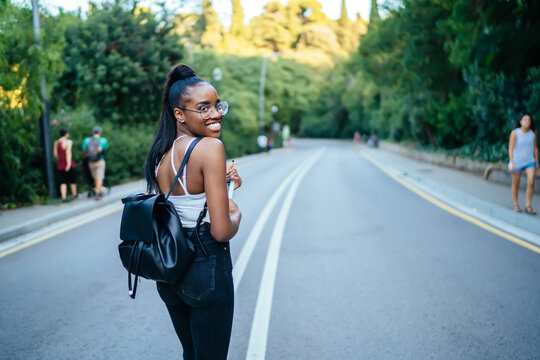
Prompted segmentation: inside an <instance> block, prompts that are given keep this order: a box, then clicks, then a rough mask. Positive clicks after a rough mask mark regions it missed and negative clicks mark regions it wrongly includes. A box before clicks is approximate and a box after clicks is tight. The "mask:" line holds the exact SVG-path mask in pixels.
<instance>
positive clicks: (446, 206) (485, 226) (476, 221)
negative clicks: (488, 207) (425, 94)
mask: <svg viewBox="0 0 540 360" xmlns="http://www.w3.org/2000/svg"><path fill="white" fill-rule="evenodd" d="M360 156H362V157H363V158H364V159H366V160H367V161H369V162H370V163H371V164H373V165H374V166H375V167H377V168H378V169H379V170H381V171H382V172H383V173H385V174H386V175H388V176H389V177H390V178H391V179H393V180H394V181H396V182H398V183H399V184H401V185H403V186H404V187H406V188H407V189H409V190H410V191H412V192H414V193H415V194H416V195H418V196H420V197H421V198H423V199H425V200H427V201H429V202H430V203H432V204H433V205H435V206H437V207H439V208H441V209H443V210H445V211H447V212H449V213H451V214H452V215H454V216H457V217H459V218H461V219H463V220H466V221H468V222H470V223H472V224H474V225H476V226H478V227H480V228H482V229H484V230H487V231H489V232H491V233H493V234H495V235H498V236H500V237H502V238H504V239H506V240H508V241H511V242H513V243H515V244H517V245H520V246H522V247H524V248H526V249H528V250H531V251H533V252H536V253H538V254H540V247H539V246H536V245H534V244H532V243H530V242H528V241H526V240H523V239H520V238H519V237H517V236H515V235H513V234H511V233H510V232H507V231H504V230H502V229H500V228H497V227H495V226H494V225H491V224H489V223H487V222H485V221H484V220H481V219H479V218H477V217H475V216H473V215H470V214H467V213H466V212H465V211H463V210H460V209H458V208H456V207H454V206H452V205H450V204H448V203H446V202H444V201H443V200H439V199H437V198H436V197H435V196H433V195H431V194H429V193H428V192H427V191H425V190H422V189H420V188H419V187H417V186H415V185H413V184H412V183H411V182H409V181H407V180H404V179H402V178H400V177H399V176H397V175H396V174H393V173H392V172H390V171H388V170H387V169H385V168H384V167H383V166H382V165H381V164H380V163H379V162H378V161H377V160H375V159H373V157H371V156H370V155H367V154H365V153H360Z"/></svg>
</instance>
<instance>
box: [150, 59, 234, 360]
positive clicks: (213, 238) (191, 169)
mask: <svg viewBox="0 0 540 360" xmlns="http://www.w3.org/2000/svg"><path fill="white" fill-rule="evenodd" d="M228 109H229V105H228V104H227V103H226V102H225V101H222V100H221V99H220V98H219V96H218V94H217V92H216V90H215V88H214V87H213V86H212V85H211V84H210V83H208V82H207V81H205V80H203V79H201V78H199V77H198V76H197V75H196V74H195V71H194V70H193V69H191V68H190V67H189V66H187V65H183V64H180V65H177V66H175V67H174V68H173V69H172V70H171V71H170V72H169V75H168V77H167V82H166V85H165V91H164V96H163V108H162V113H161V121H160V123H159V126H158V129H157V131H156V134H155V138H154V141H153V143H152V146H151V148H150V150H149V152H148V156H147V159H146V165H145V177H146V181H147V186H148V192H149V193H152V192H156V193H166V192H167V191H169V189H170V188H171V186H172V184H173V181H174V179H175V178H176V174H177V173H178V168H179V167H180V164H181V163H182V161H183V159H184V156H189V155H186V152H187V149H188V148H189V147H190V145H191V144H192V143H193V141H195V140H196V139H197V138H201V137H202V139H201V140H200V141H199V142H198V143H197V145H196V146H195V147H194V148H193V151H192V152H191V154H190V156H189V160H188V161H187V163H186V165H185V167H184V169H183V171H182V172H181V173H180V177H179V179H178V183H177V184H176V185H175V187H174V188H173V189H172V193H171V196H169V198H168V199H169V201H170V202H172V203H173V204H174V207H175V209H176V212H177V213H178V216H179V218H180V220H181V222H182V225H183V227H184V231H185V233H186V234H187V235H188V236H189V237H191V236H192V235H193V234H194V231H196V229H197V226H196V225H197V223H198V220H199V217H202V219H201V220H202V225H201V226H199V228H198V229H199V232H198V234H199V236H198V240H199V241H195V240H193V245H194V247H195V256H194V259H193V261H192V262H191V264H190V265H189V267H188V268H187V270H186V271H185V273H184V275H183V277H182V278H181V280H180V281H179V282H178V283H176V284H169V283H165V282H157V289H158V293H159V295H160V297H161V299H162V300H163V302H164V303H165V305H166V306H167V310H168V311H169V315H170V317H171V320H172V323H173V326H174V329H175V331H176V334H177V335H178V338H179V339H180V342H181V343H182V348H183V350H184V356H183V358H184V359H186V360H188V359H197V360H203V359H208V360H225V359H226V358H227V352H228V350H229V341H230V337H231V329H232V321H233V308H234V286H233V279H232V261H231V253H230V248H229V240H230V239H232V237H233V236H234V235H235V234H236V233H237V231H238V228H239V226H240V219H241V217H242V214H241V213H240V210H239V208H238V206H237V205H236V203H235V202H234V201H233V200H232V199H230V198H229V197H228V193H227V180H230V183H231V184H232V181H234V182H235V188H238V187H239V186H240V185H241V184H242V179H241V178H240V176H239V175H238V172H237V171H236V170H235V169H233V168H232V167H231V168H229V169H227V168H226V164H225V148H224V146H223V143H222V142H221V141H220V140H219V137H220V135H221V125H222V122H223V118H224V116H225V114H227V111H228ZM188 154H189V153H188ZM205 209H208V213H206V211H204V210H205Z"/></svg>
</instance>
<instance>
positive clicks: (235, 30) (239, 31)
mask: <svg viewBox="0 0 540 360" xmlns="http://www.w3.org/2000/svg"><path fill="white" fill-rule="evenodd" d="M231 2H232V17H231V30H230V33H231V34H232V35H234V36H243V35H244V32H245V31H244V30H245V29H244V9H243V8H242V5H241V4H240V0H232V1H231Z"/></svg>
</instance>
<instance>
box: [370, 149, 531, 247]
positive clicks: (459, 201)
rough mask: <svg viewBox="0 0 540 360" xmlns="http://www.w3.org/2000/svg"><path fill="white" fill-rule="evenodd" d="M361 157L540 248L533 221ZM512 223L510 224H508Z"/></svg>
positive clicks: (446, 202) (396, 168) (434, 182)
mask: <svg viewBox="0 0 540 360" xmlns="http://www.w3.org/2000/svg"><path fill="white" fill-rule="evenodd" d="M361 156H363V157H364V158H365V159H366V160H368V161H370V162H371V163H373V164H374V165H375V166H377V167H378V168H379V169H381V170H382V171H383V172H386V173H387V174H388V175H390V176H391V177H392V176H394V177H396V178H398V179H400V180H401V181H403V182H405V183H407V184H409V185H410V186H412V187H413V188H416V189H418V190H420V191H422V192H424V193H426V194H428V195H430V196H432V197H433V198H435V199H437V200H439V201H441V202H442V203H444V204H446V205H447V206H449V207H451V208H453V209H455V210H457V211H459V212H462V213H464V214H466V215H468V216H470V217H472V218H475V219H477V220H478V221H480V222H483V223H485V224H488V225H490V226H492V227H494V228H496V229H498V230H500V231H502V232H504V233H507V234H510V235H512V236H514V237H516V238H519V239H522V240H524V241H526V242H528V243H530V244H532V245H534V246H536V247H540V229H538V225H537V224H535V223H534V221H533V220H532V219H528V218H526V217H524V216H525V215H524V214H521V217H518V216H516V214H513V213H510V210H508V209H505V208H503V207H501V206H499V205H496V204H492V203H489V202H487V201H484V200H481V199H478V198H475V197H474V196H471V195H469V194H466V193H464V192H462V191H460V190H457V189H454V188H451V187H449V186H446V185H443V184H440V183H438V182H436V181H434V180H431V179H427V178H426V177H424V176H422V175H420V174H418V173H415V172H413V171H410V170H409V169H402V168H400V167H399V166H397V165H395V164H393V163H390V162H389V161H386V160H382V159H380V158H378V157H377V156H376V155H374V154H372V153H370V152H369V151H365V150H364V151H362V152H361ZM508 219H511V222H509V221H508Z"/></svg>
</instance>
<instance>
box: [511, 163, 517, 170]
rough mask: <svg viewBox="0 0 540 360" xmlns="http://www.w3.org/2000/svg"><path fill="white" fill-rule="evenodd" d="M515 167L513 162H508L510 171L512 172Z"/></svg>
mask: <svg viewBox="0 0 540 360" xmlns="http://www.w3.org/2000/svg"><path fill="white" fill-rule="evenodd" d="M515 168H516V167H515V165H514V163H513V162H512V163H510V171H511V172H514V169H515Z"/></svg>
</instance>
